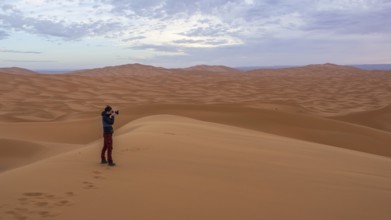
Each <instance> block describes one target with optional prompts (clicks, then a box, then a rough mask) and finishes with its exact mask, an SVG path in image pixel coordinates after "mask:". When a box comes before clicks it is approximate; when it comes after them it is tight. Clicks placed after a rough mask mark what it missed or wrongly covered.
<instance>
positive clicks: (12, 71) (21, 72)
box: [0, 67, 38, 75]
mask: <svg viewBox="0 0 391 220" xmlns="http://www.w3.org/2000/svg"><path fill="white" fill-rule="evenodd" d="M0 73H9V74H16V75H31V74H38V73H37V72H34V71H32V70H28V69H23V68H19V67H8V68H0Z"/></svg>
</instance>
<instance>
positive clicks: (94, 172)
mask: <svg viewBox="0 0 391 220" xmlns="http://www.w3.org/2000/svg"><path fill="white" fill-rule="evenodd" d="M92 173H93V175H94V179H105V178H104V177H103V176H102V172H100V171H97V170H95V171H92Z"/></svg>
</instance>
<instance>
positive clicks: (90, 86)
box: [0, 64, 391, 220]
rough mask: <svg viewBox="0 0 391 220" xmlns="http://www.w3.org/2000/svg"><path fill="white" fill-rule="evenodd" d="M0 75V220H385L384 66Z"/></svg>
mask: <svg viewBox="0 0 391 220" xmlns="http://www.w3.org/2000/svg"><path fill="white" fill-rule="evenodd" d="M0 71H1V72H2V73H0V79H1V82H4V83H2V85H1V86H0V91H1V93H0V100H1V102H0V149H1V151H2V153H1V155H0V187H1V188H2V189H3V190H2V191H1V193H0V219H1V220H3V219H7V220H8V219H390V218H391V211H390V210H389V204H390V203H391V72H390V71H388V72H387V71H364V70H359V69H355V68H351V67H341V66H336V65H332V64H326V65H310V66H306V67H300V68H289V69H280V70H255V71H249V72H241V71H235V70H233V69H230V68H225V67H221V66H214V67H208V66H196V67H192V68H186V69H164V68H156V67H151V66H143V65H140V64H136V65H124V66H118V67H107V68H101V69H94V70H86V71H78V72H74V73H71V74H63V75H43V74H37V73H33V72H30V71H27V70H23V69H18V68H3V69H0ZM106 104H111V105H112V106H113V107H115V108H116V109H120V115H119V116H118V117H117V119H116V124H115V127H114V128H115V136H114V159H115V161H116V163H117V164H118V166H116V167H108V166H105V165H101V164H99V160H100V159H99V152H100V149H101V147H102V146H101V145H102V138H101V132H102V128H101V119H100V116H99V115H100V112H101V110H102V109H103V107H104V106H105V105H106Z"/></svg>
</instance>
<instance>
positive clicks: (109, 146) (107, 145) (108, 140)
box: [101, 134, 113, 163]
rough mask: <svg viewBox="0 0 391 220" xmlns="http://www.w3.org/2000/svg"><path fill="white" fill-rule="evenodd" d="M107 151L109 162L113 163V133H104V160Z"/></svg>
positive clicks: (102, 156)
mask: <svg viewBox="0 0 391 220" xmlns="http://www.w3.org/2000/svg"><path fill="white" fill-rule="evenodd" d="M106 151H107V159H108V162H109V163H112V162H113V158H112V157H111V152H112V151H113V134H103V148H102V153H101V158H102V160H106Z"/></svg>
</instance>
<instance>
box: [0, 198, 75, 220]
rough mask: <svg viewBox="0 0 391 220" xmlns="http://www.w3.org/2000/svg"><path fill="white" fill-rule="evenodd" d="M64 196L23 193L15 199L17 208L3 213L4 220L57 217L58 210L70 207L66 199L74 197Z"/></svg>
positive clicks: (69, 202)
mask: <svg viewBox="0 0 391 220" xmlns="http://www.w3.org/2000/svg"><path fill="white" fill-rule="evenodd" d="M64 195H65V196H61V195H54V194H49V193H43V192H25V193H23V194H22V196H21V197H20V198H18V199H17V201H18V205H17V206H15V207H13V208H12V209H10V210H7V211H5V212H4V214H5V217H6V218H5V219H7V220H8V219H17V220H24V219H29V218H38V219H41V218H47V217H53V216H56V215H59V214H60V213H61V211H60V210H59V208H61V207H64V206H70V205H72V201H71V200H68V197H71V196H74V195H75V194H74V193H73V192H65V193H64ZM0 219H1V218H0Z"/></svg>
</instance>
